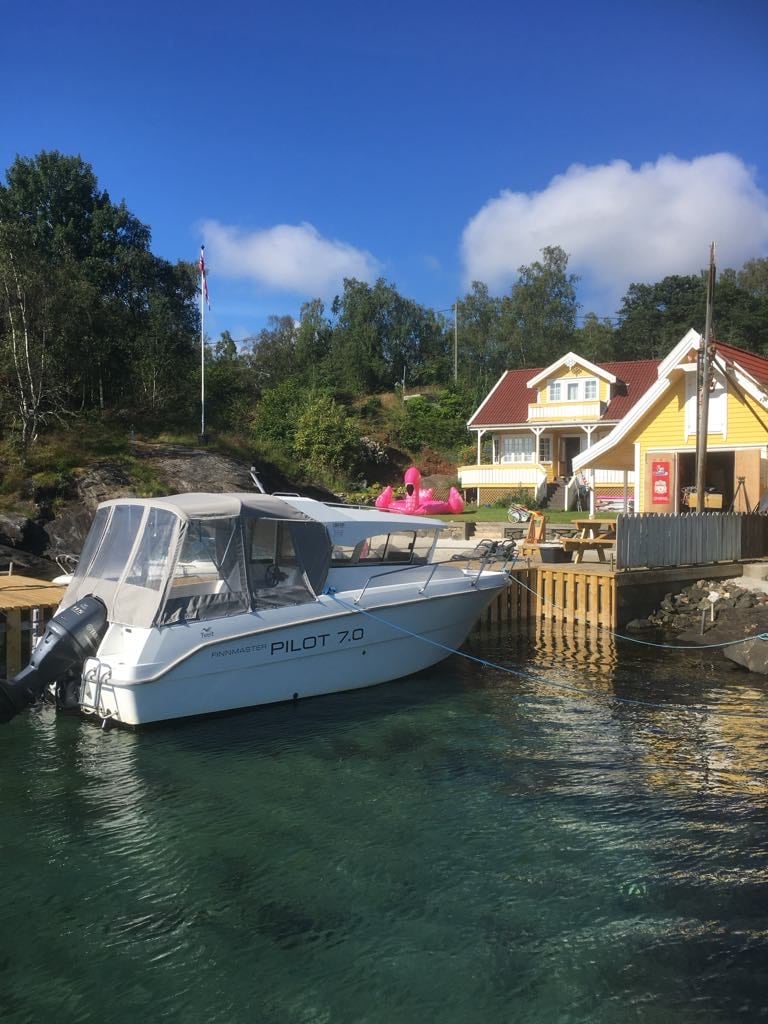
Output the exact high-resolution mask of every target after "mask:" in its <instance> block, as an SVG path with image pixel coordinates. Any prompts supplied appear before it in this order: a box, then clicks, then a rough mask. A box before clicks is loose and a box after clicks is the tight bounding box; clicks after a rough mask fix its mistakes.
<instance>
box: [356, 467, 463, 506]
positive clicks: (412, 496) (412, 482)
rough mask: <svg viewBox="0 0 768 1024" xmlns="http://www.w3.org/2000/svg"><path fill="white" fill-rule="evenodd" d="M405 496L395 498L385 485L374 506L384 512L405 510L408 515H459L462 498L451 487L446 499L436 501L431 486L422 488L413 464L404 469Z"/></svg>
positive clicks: (419, 474) (419, 475) (419, 476)
mask: <svg viewBox="0 0 768 1024" xmlns="http://www.w3.org/2000/svg"><path fill="white" fill-rule="evenodd" d="M404 480H405V497H404V498H397V499H396V498H395V497H394V491H393V490H392V488H391V487H385V488H384V490H383V491H382V492H381V494H380V495H379V496H378V498H377V499H376V508H380V509H382V510H383V511H385V512H405V513H406V514H407V515H409V516H434V515H460V514H461V513H462V512H463V511H464V499H463V498H462V496H461V495H460V494H459V492H458V491H457V490H456V488H455V487H452V488H451V490H450V493H449V494H448V501H436V500H435V499H434V498H433V491H432V488H431V487H428V488H422V486H421V473H420V472H419V471H418V469H417V468H416V467H415V466H411V467H410V468H409V469H407V470H406V471H405V476H404Z"/></svg>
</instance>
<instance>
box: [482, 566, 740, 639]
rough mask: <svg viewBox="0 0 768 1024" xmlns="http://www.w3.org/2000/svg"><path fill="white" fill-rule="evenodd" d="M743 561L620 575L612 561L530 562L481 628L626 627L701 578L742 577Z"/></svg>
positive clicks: (512, 580)
mask: <svg viewBox="0 0 768 1024" xmlns="http://www.w3.org/2000/svg"><path fill="white" fill-rule="evenodd" d="M743 571H744V563H742V562H718V563H716V564H712V565H685V566H674V567H671V568H664V569H633V570H630V571H619V570H617V569H615V568H614V565H613V563H612V562H611V563H608V562H605V563H603V562H599V561H595V562H581V563H578V564H577V563H575V562H573V563H572V562H562V563H544V562H539V561H533V560H532V559H527V560H526V562H525V564H523V565H520V564H518V565H517V566H516V567H515V568H513V569H512V571H511V573H510V580H509V585H508V586H507V587H506V589H505V590H504V591H502V593H501V594H499V596H498V597H497V598H495V599H494V601H493V602H492V603H491V604H490V605H489V607H488V609H487V610H486V612H485V614H484V615H483V618H482V620H481V624H485V625H490V624H492V623H513V622H526V621H528V622H542V621H543V622H552V623H562V624H565V625H567V626H568V628H569V629H572V628H573V629H575V628H580V627H582V626H600V627H601V628H603V629H621V628H622V627H623V626H625V625H626V624H627V622H629V621H631V620H632V619H635V618H643V617H645V616H646V615H648V614H650V612H651V611H653V610H654V609H655V608H657V607H658V605H659V604H660V603H661V601H662V600H663V598H664V596H665V595H666V594H668V593H674V592H676V591H677V590H681V589H682V588H683V587H687V586H690V584H691V583H692V582H695V581H696V580H699V579H702V578H705V579H728V578H732V577H737V576H741V575H742V574H743Z"/></svg>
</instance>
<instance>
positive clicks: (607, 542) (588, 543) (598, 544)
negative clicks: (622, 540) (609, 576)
mask: <svg viewBox="0 0 768 1024" xmlns="http://www.w3.org/2000/svg"><path fill="white" fill-rule="evenodd" d="M615 543H616V538H615V537H613V538H612V537H563V539H562V545H563V549H564V550H565V551H571V552H575V557H574V559H573V560H574V562H582V561H583V560H584V552H585V551H596V552H597V557H598V559H599V560H600V561H601V562H604V561H605V549H606V548H612V547H613V546H614V544H615Z"/></svg>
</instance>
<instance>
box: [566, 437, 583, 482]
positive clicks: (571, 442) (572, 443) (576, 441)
mask: <svg viewBox="0 0 768 1024" xmlns="http://www.w3.org/2000/svg"><path fill="white" fill-rule="evenodd" d="M580 451H581V438H580V437H564V438H563V463H564V465H563V475H564V476H568V477H571V476H573V460H574V459H575V458H576V456H577V455H578V454H579V452H580Z"/></svg>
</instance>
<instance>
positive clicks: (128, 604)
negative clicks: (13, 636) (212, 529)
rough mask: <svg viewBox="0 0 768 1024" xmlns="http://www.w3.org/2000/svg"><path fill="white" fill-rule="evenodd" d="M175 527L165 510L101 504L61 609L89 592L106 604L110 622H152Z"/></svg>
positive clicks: (175, 520) (173, 517) (172, 550)
mask: <svg viewBox="0 0 768 1024" xmlns="http://www.w3.org/2000/svg"><path fill="white" fill-rule="evenodd" d="M180 525H181V524H180V520H179V517H178V516H176V515H175V514H174V513H173V512H171V511H170V510H168V509H165V508H156V507H154V506H152V505H139V504H132V503H130V502H126V503H116V504H114V505H106V506H101V508H99V509H98V511H97V512H96V516H95V517H94V520H93V524H92V526H91V529H90V531H89V533H88V536H87V538H86V541H85V544H84V546H83V550H82V553H81V555H80V559H79V561H78V564H77V569H76V571H75V573H74V575H73V577H72V582H71V583H70V585H69V587H68V588H67V591H66V593H65V595H64V598H63V600H62V602H61V604H62V607H63V608H65V607H67V606H68V605H71V604H74V603H75V602H76V601H78V600H79V599H80V598H81V597H84V596H86V595H87V594H91V595H93V596H94V597H98V598H100V599H101V600H102V601H103V602H104V604H105V605H106V606H107V613H108V617H109V620H110V621H111V622H119V623H122V624H123V625H126V626H149V625H151V624H152V622H153V621H154V618H155V616H156V614H157V610H158V607H159V604H160V601H161V599H162V595H163V590H164V586H165V581H166V579H167V576H168V569H169V566H170V564H171V561H172V558H173V555H174V553H175V549H176V542H177V537H178V533H179V528H180Z"/></svg>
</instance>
